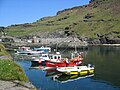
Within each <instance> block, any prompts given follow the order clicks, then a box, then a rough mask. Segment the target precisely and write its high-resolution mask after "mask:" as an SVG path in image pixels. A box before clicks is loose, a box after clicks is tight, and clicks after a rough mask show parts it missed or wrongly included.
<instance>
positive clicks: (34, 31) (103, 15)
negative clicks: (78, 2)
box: [5, 0, 120, 40]
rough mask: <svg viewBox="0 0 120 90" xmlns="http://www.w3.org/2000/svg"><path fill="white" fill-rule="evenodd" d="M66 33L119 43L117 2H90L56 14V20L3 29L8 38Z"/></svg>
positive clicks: (39, 21)
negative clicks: (99, 37)
mask: <svg viewBox="0 0 120 90" xmlns="http://www.w3.org/2000/svg"><path fill="white" fill-rule="evenodd" d="M66 30H67V31H69V32H72V31H74V32H76V34H77V35H78V36H79V37H88V38H98V37H97V34H99V35H107V37H109V38H111V39H118V40H120V0H91V1H90V3H89V4H88V5H84V6H78V7H73V8H69V9H65V10H63V11H58V13H57V15H56V16H53V17H44V18H41V19H40V20H37V21H36V22H33V23H26V24H21V25H11V26H9V27H7V28H6V29H5V31H6V32H7V34H8V35H11V36H28V35H38V36H41V37H42V36H44V35H45V34H46V33H53V32H58V31H59V32H61V31H62V32H64V31H66Z"/></svg>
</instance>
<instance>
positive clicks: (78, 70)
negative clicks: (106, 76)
mask: <svg viewBox="0 0 120 90" xmlns="http://www.w3.org/2000/svg"><path fill="white" fill-rule="evenodd" d="M57 70H58V71H59V72H62V73H64V74H67V75H72V74H80V75H81V76H84V75H90V74H94V67H93V66H90V65H88V66H74V67H57Z"/></svg>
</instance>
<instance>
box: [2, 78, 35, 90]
mask: <svg viewBox="0 0 120 90" xmlns="http://www.w3.org/2000/svg"><path fill="white" fill-rule="evenodd" d="M18 82H19V81H14V82H12V81H1V80H0V90H36V89H35V87H34V86H33V85H32V84H31V83H25V84H24V85H20V84H18Z"/></svg>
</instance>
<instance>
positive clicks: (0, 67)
mask: <svg viewBox="0 0 120 90" xmlns="http://www.w3.org/2000/svg"><path fill="white" fill-rule="evenodd" d="M1 56H4V57H6V58H5V59H4V58H3V59H0V80H19V81H24V82H26V81H28V78H27V77H26V75H25V74H24V71H23V70H22V68H21V67H20V66H18V65H17V64H16V63H15V62H13V61H12V60H11V56H10V54H9V53H8V52H7V51H6V50H5V47H4V46H3V45H2V44H0V57H1Z"/></svg>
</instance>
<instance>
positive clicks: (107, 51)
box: [16, 46, 120, 90]
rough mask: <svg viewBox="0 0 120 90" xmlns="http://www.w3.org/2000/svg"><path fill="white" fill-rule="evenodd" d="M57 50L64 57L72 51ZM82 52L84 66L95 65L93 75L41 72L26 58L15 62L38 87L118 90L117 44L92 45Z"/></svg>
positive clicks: (119, 53)
mask: <svg viewBox="0 0 120 90" xmlns="http://www.w3.org/2000/svg"><path fill="white" fill-rule="evenodd" d="M60 51H61V52H62V54H63V57H67V58H70V53H71V52H72V51H73V50H70V49H67V50H60ZM63 51H64V52H63ZM78 51H81V50H78ZM82 51H83V58H84V59H83V65H86V64H89V63H90V64H92V65H94V66H95V73H94V75H88V76H84V77H83V76H79V75H72V76H69V75H62V74H61V73H58V72H56V71H43V70H42V69H40V68H39V69H31V68H30V67H31V62H30V61H29V60H28V61H26V60H18V59H16V63H17V64H19V65H20V66H21V67H22V68H23V69H24V71H25V73H26V75H27V76H28V78H29V80H30V81H31V82H32V84H33V85H35V86H36V87H37V89H38V90H120V47H106V46H105V47H103V46H102V47H99V46H96V47H95V46H94V47H89V48H88V50H82Z"/></svg>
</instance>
